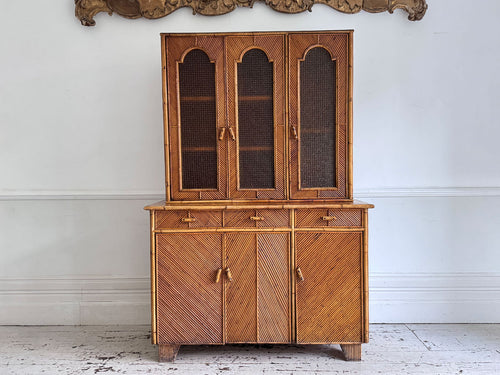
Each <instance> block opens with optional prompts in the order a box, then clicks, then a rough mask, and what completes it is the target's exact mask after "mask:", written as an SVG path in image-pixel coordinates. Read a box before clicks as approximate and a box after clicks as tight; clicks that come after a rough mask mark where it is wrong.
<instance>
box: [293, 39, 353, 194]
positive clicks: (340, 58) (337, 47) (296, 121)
mask: <svg viewBox="0 0 500 375" xmlns="http://www.w3.org/2000/svg"><path fill="white" fill-rule="evenodd" d="M315 48H322V49H325V50H326V51H327V52H328V54H329V55H330V56H331V59H332V60H334V61H335V68H336V99H337V100H336V103H335V106H336V107H335V116H336V118H335V123H334V124H332V126H334V127H335V130H334V131H335V133H336V137H335V139H336V155H335V158H334V160H335V161H336V173H335V184H336V186H335V187H332V188H327V187H321V186H318V187H317V188H314V187H310V186H307V187H305V186H302V185H301V169H300V167H301V151H300V150H301V139H302V137H303V136H304V137H305V134H304V135H302V134H301V124H300V118H301V100H300V93H301V75H300V69H301V64H302V63H303V62H304V61H305V58H306V56H307V54H308V53H309V51H311V50H313V49H315ZM288 56H289V57H288V58H289V60H288V64H289V75H288V77H289V106H288V109H289V140H290V142H289V157H290V197H291V198H292V199H310V198H339V199H346V198H352V197H351V192H350V184H349V181H348V178H349V174H348V172H349V168H350V160H351V155H350V154H349V147H348V141H349V139H350V136H351V135H350V134H349V132H348V129H349V105H350V104H349V100H350V93H349V34H348V33H333V34H330V33H329V34H321V33H320V34H290V35H289V36H288ZM304 84H305V83H304ZM303 95H305V94H304V92H303ZM312 105H314V103H312ZM324 109H325V110H326V108H324ZM309 112H311V111H309ZM311 113H314V114H315V115H318V113H321V109H317V110H315V111H313V112H311ZM313 130H314V129H312V130H310V131H313ZM309 138H311V135H308V138H307V139H309ZM305 141H306V138H304V142H305ZM315 152H332V150H324V151H321V150H315ZM304 157H305V156H304ZM315 157H317V155H316V156H315ZM312 160H313V159H312ZM317 167H318V168H321V166H317Z"/></svg>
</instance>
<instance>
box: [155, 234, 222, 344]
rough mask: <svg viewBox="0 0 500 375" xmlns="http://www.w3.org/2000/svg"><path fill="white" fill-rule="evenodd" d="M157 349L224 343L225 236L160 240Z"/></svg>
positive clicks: (165, 237)
mask: <svg viewBox="0 0 500 375" xmlns="http://www.w3.org/2000/svg"><path fill="white" fill-rule="evenodd" d="M156 269H157V280H156V284H157V319H158V320H157V322H158V323H157V324H158V327H157V330H158V343H159V344H222V343H223V342H224V340H223V304H222V301H223V299H222V293H223V290H222V282H221V279H220V275H221V272H222V235H221V234H218V233H168V234H167V233H163V234H157V235H156Z"/></svg>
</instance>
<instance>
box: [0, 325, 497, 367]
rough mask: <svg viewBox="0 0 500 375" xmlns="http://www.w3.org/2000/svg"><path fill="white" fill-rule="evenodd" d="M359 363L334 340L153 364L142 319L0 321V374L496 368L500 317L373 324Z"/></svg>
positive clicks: (206, 353)
mask: <svg viewBox="0 0 500 375" xmlns="http://www.w3.org/2000/svg"><path fill="white" fill-rule="evenodd" d="M370 329H371V334H370V343H369V344H365V345H363V360H362V361H361V362H345V361H343V355H342V353H341V351H340V348H339V347H337V346H336V345H331V346H329V345H321V346H313V345H311V346H303V345H231V346H193V347H190V346H183V347H181V350H180V352H179V355H178V357H177V360H176V362H175V363H158V362H157V349H156V347H154V346H153V345H151V344H150V337H149V330H148V327H147V326H92V327H89V326H83V327H68V326H47V327H12V326H10V327H9V326H5V327H0V374H1V375H7V374H16V375H17V374H22V375H25V374H26V375H35V374H49V375H52V374H109V375H111V374H180V375H184V374H189V375H191V374H196V375H197V374H223V375H230V374H244V375H246V374H252V375H253V374H283V375H286V374H294V375H299V374H301V375H305V374H308V375H312V374H370V375H371V374H384V375H386V374H398V375H401V374H484V375H494V374H500V324H496V325H493V324H407V325H405V324H378V325H376V324H372V325H371V326H370Z"/></svg>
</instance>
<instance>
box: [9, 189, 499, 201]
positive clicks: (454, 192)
mask: <svg viewBox="0 0 500 375" xmlns="http://www.w3.org/2000/svg"><path fill="white" fill-rule="evenodd" d="M354 196H355V197H356V198H413V197H500V187H496V186H493V187H410V188H366V189H355V190H354ZM163 199H165V194H164V193H163V192H162V191H155V190H151V191H116V190H109V191H108V190H103V191H100V190H92V191H89V190H43V191H40V190H16V191H3V192H2V191H0V201H1V200H4V201H10V200H12V201H19V200H163Z"/></svg>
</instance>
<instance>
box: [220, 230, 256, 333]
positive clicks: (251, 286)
mask: <svg viewBox="0 0 500 375" xmlns="http://www.w3.org/2000/svg"><path fill="white" fill-rule="evenodd" d="M256 240H257V234H255V233H228V234H226V267H228V268H229V269H230V272H231V274H232V281H229V280H228V279H227V278H226V280H225V285H226V342H228V343H237V342H257V258H256V248H257V241H256Z"/></svg>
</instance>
